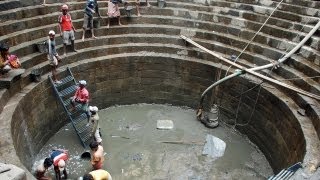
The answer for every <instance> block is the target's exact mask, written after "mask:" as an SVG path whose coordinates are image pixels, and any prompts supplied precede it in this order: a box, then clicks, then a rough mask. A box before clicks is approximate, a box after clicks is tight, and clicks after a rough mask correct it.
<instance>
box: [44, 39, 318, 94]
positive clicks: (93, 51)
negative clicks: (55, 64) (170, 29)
mask: <svg viewBox="0 0 320 180" xmlns="http://www.w3.org/2000/svg"><path fill="white" fill-rule="evenodd" d="M152 36H154V35H152ZM159 37H161V38H165V37H164V36H159ZM109 38H110V37H109ZM110 39H115V40H119V39H120V41H121V42H123V41H122V40H121V37H120V36H118V37H114V38H110ZM144 39H145V37H144V38H140V41H142V42H143V41H144ZM179 40H180V39H179V38H178V37H176V41H179ZM93 41H96V40H93ZM134 41H135V42H137V41H138V40H134ZM154 41H158V39H155V40H154ZM196 41H198V42H200V44H203V45H205V47H208V48H209V49H213V50H215V51H218V52H220V53H223V52H226V50H227V49H229V48H232V47H226V46H225V45H224V44H212V42H210V41H204V40H199V39H196ZM201 41H202V42H201ZM151 43H152V42H151ZM110 44H112V46H110V45H102V46H96V47H90V48H85V49H81V50H79V52H78V53H74V54H70V55H68V56H67V58H65V60H63V62H62V63H61V65H65V64H70V63H74V62H77V61H81V60H82V59H87V58H94V57H96V58H98V57H100V56H105V55H106V54H107V55H112V54H114V53H115V54H117V53H124V52H126V53H129V52H140V53H143V54H145V55H149V54H152V53H155V52H157V53H159V52H167V53H171V54H179V52H180V54H181V53H183V54H182V55H187V56H192V57H195V58H201V57H206V58H208V59H209V58H210V57H208V55H206V54H205V55H203V54H202V53H193V52H188V49H186V50H183V49H181V47H179V46H177V45H172V44H162V43H158V44H157V43H155V42H153V43H152V44H147V43H127V44H115V43H110ZM128 47H130V48H128ZM159 47H161V48H159ZM174 47H176V48H178V49H175V48H174ZM142 49H143V51H141V50H142ZM229 51H234V52H235V51H238V52H240V51H241V50H240V49H239V50H236V49H233V50H229ZM89 52H90V53H89ZM230 54H231V53H230ZM250 56H251V58H250ZM242 57H243V58H244V59H246V61H245V62H242V63H243V64H247V63H248V62H250V63H252V64H257V56H256V55H255V54H250V53H244V55H243V56H242ZM259 59H260V60H259V61H263V62H264V64H266V63H268V62H269V61H270V60H269V59H268V58H266V57H263V56H261V57H259ZM252 60H253V61H252ZM261 63H262V62H261ZM43 64H44V65H45V66H49V65H48V64H47V63H46V62H44V63H43ZM47 69H49V68H47ZM47 72H48V71H47ZM277 72H278V73H280V74H281V75H282V76H284V77H285V78H296V77H301V76H302V77H305V75H303V74H302V73H300V72H298V71H296V70H294V69H292V68H290V67H289V66H285V65H284V66H283V67H281V68H280V70H278V71H277ZM289 75H290V76H289ZM282 78H283V77H282ZM301 81H302V80H299V81H297V82H295V83H297V84H296V85H299V87H303V89H305V90H307V91H310V90H312V91H315V92H320V89H319V85H317V84H319V83H316V82H314V81H313V80H310V79H306V80H305V81H302V82H301ZM301 83H302V84H301ZM310 83H311V85H309V84H310Z"/></svg>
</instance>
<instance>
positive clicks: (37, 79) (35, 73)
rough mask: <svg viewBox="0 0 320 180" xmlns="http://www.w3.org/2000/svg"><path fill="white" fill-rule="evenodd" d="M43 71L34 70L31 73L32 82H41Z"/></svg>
mask: <svg viewBox="0 0 320 180" xmlns="http://www.w3.org/2000/svg"><path fill="white" fill-rule="evenodd" d="M41 74H42V71H41V70H40V69H33V70H31V73H30V80H31V82H40V80H41Z"/></svg>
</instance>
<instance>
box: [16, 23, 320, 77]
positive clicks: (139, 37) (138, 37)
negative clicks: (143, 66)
mask: <svg viewBox="0 0 320 180" xmlns="http://www.w3.org/2000/svg"><path fill="white" fill-rule="evenodd" d="M141 28H142V27H141ZM141 28H139V27H135V26H131V27H129V29H130V32H126V33H139V32H140V31H141V30H140V29H141ZM173 28H174V27H170V26H166V27H162V28H160V27H158V29H157V30H158V31H159V32H161V31H162V32H164V31H166V30H167V32H168V29H171V30H170V31H171V33H172V36H173V37H172V38H177V37H174V35H176V36H179V34H180V33H181V29H177V28H175V29H173ZM126 29H127V28H125V27H112V28H110V29H109V35H108V36H106V37H101V39H97V40H95V41H86V42H84V43H82V42H79V40H76V47H77V48H78V49H82V48H85V47H89V46H101V45H104V44H106V42H105V40H104V39H105V38H108V37H110V39H112V40H110V41H109V42H108V44H110V43H115V44H118V43H119V42H120V43H126V42H128V40H129V42H135V41H136V42H141V43H143V42H149V43H155V42H161V36H162V35H161V34H160V35H159V34H155V36H154V38H156V39H154V38H152V37H150V36H144V34H128V35H121V36H120V37H117V36H119V34H123V33H125V32H123V31H125V30H126ZM143 29H144V32H145V33H146V34H150V33H152V34H154V33H155V32H154V29H153V26H151V27H147V26H144V27H143ZM99 32H104V30H103V29H99V30H98V31H97V34H98V35H99V36H100V33H99ZM79 35H80V34H79ZM113 35H115V36H114V38H111V37H113ZM80 36H81V35H80ZM127 36H128V37H127ZM144 37H145V39H144ZM168 37H170V36H168ZM194 37H195V38H200V39H211V40H214V41H215V42H221V43H223V44H224V45H229V46H233V47H236V48H239V51H240V50H241V49H243V47H244V46H245V45H246V43H248V41H246V42H243V41H241V40H237V39H233V37H232V36H230V35H225V34H223V33H217V32H214V34H213V33H212V32H208V31H203V30H202V31H200V30H198V32H195V35H194ZM116 38H119V39H118V40H117V39H116ZM130 38H131V39H130ZM147 38H148V39H147ZM120 39H121V40H120ZM153 39H154V40H153ZM93 42H94V43H93ZM172 43H175V42H174V41H173V42H172ZM57 44H61V43H60V42H59V41H57ZM58 47H61V45H60V46H58ZM292 47H293V46H292ZM276 48H277V47H275V48H270V47H266V46H264V45H261V44H257V43H252V44H251V45H250V46H249V48H248V51H250V52H252V53H255V54H256V55H255V56H256V57H257V56H258V55H259V54H261V52H263V51H262V49H268V53H267V51H265V50H264V51H265V52H264V53H262V54H261V55H264V56H266V57H269V58H272V59H273V60H277V59H278V58H280V57H281V56H282V55H283V52H282V51H279V50H277V49H276ZM59 49H60V48H59ZM60 50H61V49H60ZM234 54H237V53H234ZM275 55H276V57H275ZM247 58H250V59H254V56H252V57H247ZM297 58H299V56H294V57H292V58H291V59H292V60H293V61H292V63H290V65H291V66H293V67H299V69H300V70H301V71H303V69H304V68H308V71H307V72H308V76H316V75H317V74H318V73H320V68H319V67H318V66H314V64H312V63H310V62H308V61H306V60H305V59H302V58H300V59H298V60H296V59H297ZM39 59H42V61H39ZM20 60H21V62H22V65H23V67H25V68H30V67H33V66H35V65H36V64H37V63H39V62H44V61H46V56H45V54H39V53H33V54H32V55H31V54H30V55H29V56H26V57H22V58H20ZM257 60H259V59H257ZM257 60H256V62H255V64H257V65H262V64H265V63H266V62H265V61H262V62H259V61H257ZM33 61H34V62H33ZM32 62H33V63H32Z"/></svg>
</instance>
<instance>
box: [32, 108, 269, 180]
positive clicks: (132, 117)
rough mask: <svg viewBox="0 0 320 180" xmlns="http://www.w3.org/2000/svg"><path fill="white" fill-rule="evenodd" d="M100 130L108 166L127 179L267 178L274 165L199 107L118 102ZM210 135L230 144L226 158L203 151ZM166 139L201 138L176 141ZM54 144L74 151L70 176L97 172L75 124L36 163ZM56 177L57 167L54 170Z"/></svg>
mask: <svg viewBox="0 0 320 180" xmlns="http://www.w3.org/2000/svg"><path fill="white" fill-rule="evenodd" d="M98 113H99V116H100V128H101V133H102V139H103V147H104V150H105V153H106V154H105V159H106V160H105V162H104V169H105V170H107V171H109V172H110V174H111V175H112V177H113V179H115V180H118V179H120V180H122V179H123V180H126V179H130V180H132V179H139V180H141V179H143V180H149V179H150V180H151V179H158V180H159V179H163V180H165V179H173V180H180V179H181V180H186V179H188V180H205V179H210V180H211V179H219V180H220V179H237V180H238V179H245V180H249V179H265V178H267V177H268V176H270V175H272V169H271V167H270V165H269V163H268V162H267V160H266V158H265V157H264V155H263V154H262V153H261V152H260V151H259V149H258V148H257V147H255V146H254V145H253V144H252V143H250V142H249V141H248V140H247V139H246V138H245V137H244V136H242V135H240V134H239V133H237V132H235V131H234V130H232V129H230V128H227V127H225V126H223V125H220V126H219V127H218V128H215V129H208V128H206V127H204V126H203V125H202V124H201V123H200V122H199V121H197V120H195V111H194V110H193V109H189V108H185V107H176V106H170V105H155V104H136V105H127V106H114V107H110V108H107V109H104V110H100V111H99V112H98ZM157 120H172V121H173V124H174V128H173V129H171V130H158V129H156V126H157ZM207 134H211V135H213V136H215V137H218V138H220V139H222V140H223V141H224V142H225V143H226V149H225V153H224V156H223V157H220V158H211V157H208V156H205V155H202V150H203V145H202V144H203V143H204V142H205V137H206V135H207ZM162 141H182V142H195V143H194V144H193V143H190V144H188V143H187V144H170V143H162ZM53 148H63V149H67V150H68V151H69V156H70V159H69V160H68V162H67V171H68V173H69V179H77V178H78V177H80V176H82V175H83V174H84V173H86V172H90V171H91V165H90V162H89V161H87V160H82V159H80V155H81V153H82V152H84V149H83V147H82V146H81V144H80V141H79V140H78V137H77V135H76V134H75V131H74V129H73V128H72V126H71V124H67V125H66V126H64V127H63V128H61V130H60V131H59V132H57V133H56V134H55V135H54V136H53V137H52V138H51V139H50V140H49V141H48V142H47V143H46V144H45V145H44V147H43V148H42V150H41V151H40V152H39V154H38V155H37V157H36V159H35V163H34V167H35V166H36V165H37V164H38V163H39V161H40V160H41V159H44V158H45V157H47V156H49V154H50V152H51V150H52V149H53ZM49 172H50V174H51V177H54V174H53V168H52V167H51V168H50V169H49Z"/></svg>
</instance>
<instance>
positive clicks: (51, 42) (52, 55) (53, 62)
mask: <svg viewBox="0 0 320 180" xmlns="http://www.w3.org/2000/svg"><path fill="white" fill-rule="evenodd" d="M55 35H56V33H55V32H54V31H53V30H51V31H49V39H48V41H47V47H48V55H47V57H48V60H49V65H50V66H51V72H52V79H53V81H54V82H55V83H56V84H60V83H61V81H58V79H57V67H58V62H60V61H61V58H60V56H59V54H58V53H57V50H56V41H55Z"/></svg>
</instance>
